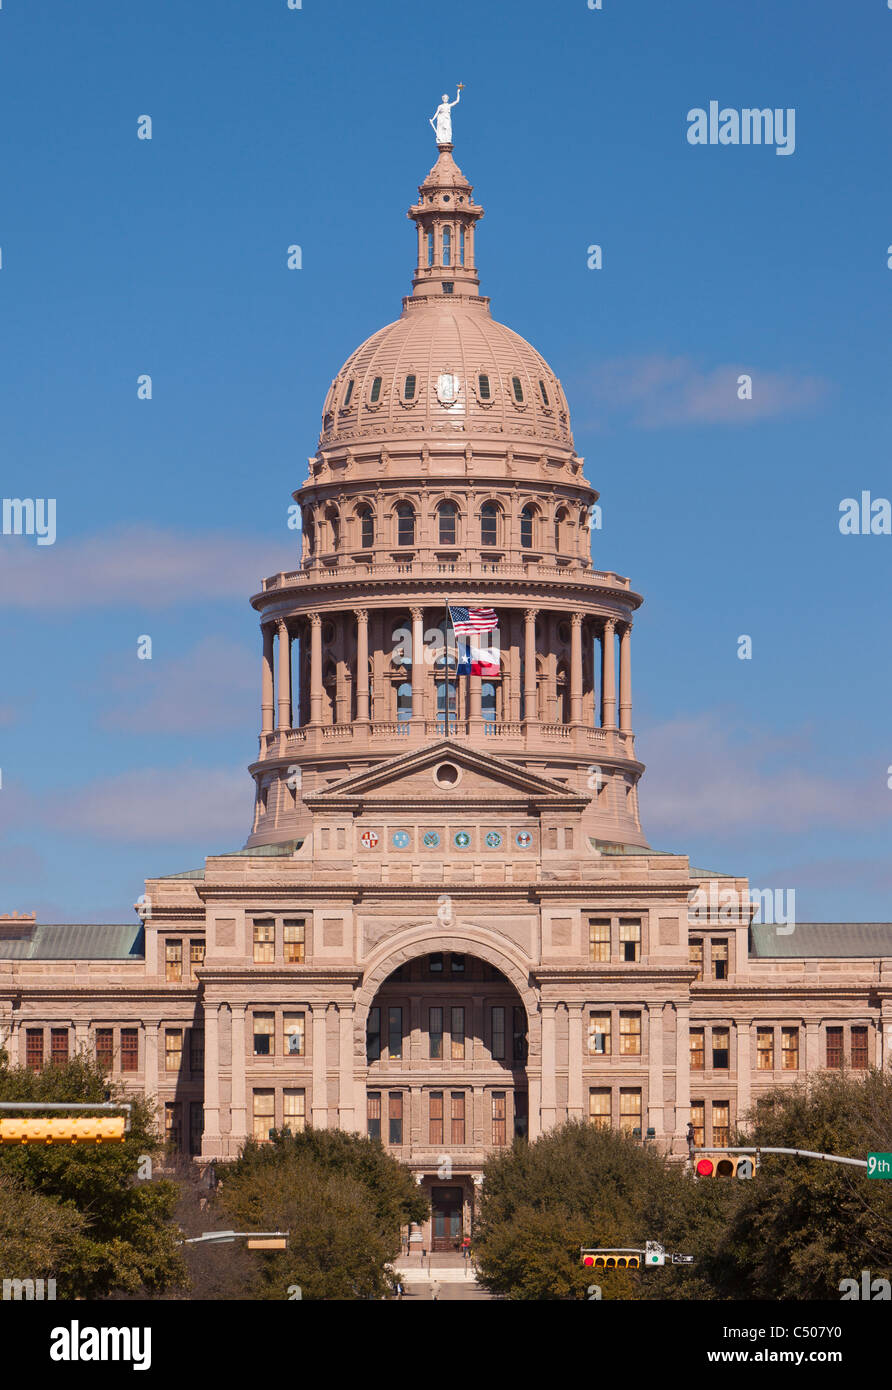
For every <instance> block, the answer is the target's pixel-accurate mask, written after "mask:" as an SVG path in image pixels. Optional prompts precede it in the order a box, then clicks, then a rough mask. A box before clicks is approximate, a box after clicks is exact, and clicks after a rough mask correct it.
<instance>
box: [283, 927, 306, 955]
mask: <svg viewBox="0 0 892 1390" xmlns="http://www.w3.org/2000/svg"><path fill="white" fill-rule="evenodd" d="M282 931H283V933H284V946H285V964H286V965H302V964H303V960H304V952H305V950H306V936H305V933H306V919H305V918H303V917H286V918H285V920H284V922H283V923H282Z"/></svg>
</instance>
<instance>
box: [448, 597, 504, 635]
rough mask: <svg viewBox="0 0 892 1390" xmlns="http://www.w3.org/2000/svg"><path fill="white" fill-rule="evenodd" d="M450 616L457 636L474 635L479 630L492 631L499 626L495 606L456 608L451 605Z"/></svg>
mask: <svg viewBox="0 0 892 1390" xmlns="http://www.w3.org/2000/svg"><path fill="white" fill-rule="evenodd" d="M449 617H450V618H451V619H452V628H453V631H454V632H455V635H456V637H473V636H474V634H475V633H478V632H492V631H493V629H494V628H496V627H497V626H498V622H499V619H498V615H497V613H496V610H495V609H494V608H456V607H454V606H453V605H452V604H450V605H449Z"/></svg>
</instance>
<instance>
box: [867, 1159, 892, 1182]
mask: <svg viewBox="0 0 892 1390" xmlns="http://www.w3.org/2000/svg"><path fill="white" fill-rule="evenodd" d="M867 1176H868V1177H869V1178H892V1154H868V1155H867Z"/></svg>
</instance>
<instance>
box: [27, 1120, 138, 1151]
mask: <svg viewBox="0 0 892 1390" xmlns="http://www.w3.org/2000/svg"><path fill="white" fill-rule="evenodd" d="M125 1124H126V1121H125V1118H124V1116H123V1115H79V1116H77V1117H76V1118H75V1117H74V1116H72V1117H71V1118H70V1119H69V1118H67V1117H66V1118H64V1119H56V1118H52V1119H51V1118H50V1117H48V1116H44V1115H41V1116H40V1117H39V1118H35V1119H25V1118H21V1117H18V1116H16V1117H15V1118H12V1117H10V1118H9V1119H0V1144H123V1142H124V1130H125Z"/></svg>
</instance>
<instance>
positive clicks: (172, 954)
mask: <svg viewBox="0 0 892 1390" xmlns="http://www.w3.org/2000/svg"><path fill="white" fill-rule="evenodd" d="M164 959H165V963H166V967H167V973H166V979H167V983H168V984H169V985H177V984H179V983H180V981H181V980H182V978H183V943H182V941H168V942H167V944H166V946H165V947H164Z"/></svg>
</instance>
